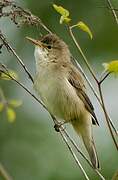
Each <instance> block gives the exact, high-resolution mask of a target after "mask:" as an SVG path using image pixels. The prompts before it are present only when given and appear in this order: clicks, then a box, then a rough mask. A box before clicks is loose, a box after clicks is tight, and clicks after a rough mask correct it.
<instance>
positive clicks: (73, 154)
mask: <svg viewBox="0 0 118 180" xmlns="http://www.w3.org/2000/svg"><path fill="white" fill-rule="evenodd" d="M60 134H61V136H62V138H63V140H64V142H65V143H66V145H67V147H68V149H69V150H70V152H71V154H72V156H73V158H74V159H75V162H76V163H77V165H78V166H79V168H80V170H81V172H82V173H83V175H84V177H85V179H86V180H90V179H89V177H88V175H87V174H86V172H85V170H84V169H83V167H82V165H81V163H80V162H79V160H78V158H77V156H76V154H75V153H74V151H73V149H72V148H71V146H70V145H69V143H68V141H67V139H66V137H65V136H64V134H63V133H62V131H61V130H60Z"/></svg>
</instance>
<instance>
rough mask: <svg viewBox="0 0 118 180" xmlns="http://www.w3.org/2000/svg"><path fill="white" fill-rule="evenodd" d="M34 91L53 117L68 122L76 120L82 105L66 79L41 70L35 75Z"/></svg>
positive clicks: (57, 74)
mask: <svg viewBox="0 0 118 180" xmlns="http://www.w3.org/2000/svg"><path fill="white" fill-rule="evenodd" d="M34 89H35V90H36V92H37V93H38V95H39V96H40V98H41V100H42V101H43V102H44V104H45V105H46V107H47V108H48V110H49V111H50V112H51V113H52V114H53V115H55V116H57V117H59V118H62V119H65V120H67V121H68V120H70V119H72V118H78V117H79V115H80V112H81V111H82V108H83V109H84V105H83V103H82V101H81V100H80V99H79V97H78V96H77V94H76V92H75V89H74V88H73V87H72V86H71V84H70V83H69V82H68V80H67V77H66V76H63V75H61V74H59V73H57V72H55V73H54V72H53V73H52V71H49V70H46V68H45V69H41V70H40V71H39V73H38V74H37V75H36V78H35V83H34Z"/></svg>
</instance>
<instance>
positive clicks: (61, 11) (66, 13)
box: [53, 4, 69, 17]
mask: <svg viewBox="0 0 118 180" xmlns="http://www.w3.org/2000/svg"><path fill="white" fill-rule="evenodd" d="M53 8H54V9H55V10H56V11H57V12H58V13H59V14H61V15H62V16H64V17H68V16H69V11H68V10H67V9H65V8H63V7H62V6H57V5H56V4H53Z"/></svg>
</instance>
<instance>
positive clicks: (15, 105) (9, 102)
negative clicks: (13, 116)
mask: <svg viewBox="0 0 118 180" xmlns="http://www.w3.org/2000/svg"><path fill="white" fill-rule="evenodd" d="M8 104H9V105H11V106H13V107H15V108H16V107H19V106H21V105H22V101H21V100H15V99H12V100H10V101H8Z"/></svg>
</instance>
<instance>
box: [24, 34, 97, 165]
mask: <svg viewBox="0 0 118 180" xmlns="http://www.w3.org/2000/svg"><path fill="white" fill-rule="evenodd" d="M28 39H29V40H30V41H31V42H33V43H34V44H35V46H36V47H35V53H34V55H35V59H36V69H37V70H36V77H35V83H34V88H35V90H36V91H37V93H38V94H39V96H40V98H41V99H42V101H43V102H44V103H45V105H46V107H47V109H48V110H49V112H51V113H52V114H53V115H54V116H55V117H56V118H58V119H63V120H65V121H66V122H70V123H71V124H72V125H73V127H74V129H75V130H76V132H77V133H78V134H79V135H80V136H81V137H82V139H83V142H84V144H85V147H86V149H87V151H88V154H89V156H90V159H91V162H92V164H93V167H94V168H99V160H98V156H97V152H96V148H95V144H94V141H93V135H92V122H93V124H98V121H97V118H96V115H95V113H94V108H93V105H92V103H91V101H90V99H89V97H88V96H87V94H86V88H85V85H84V81H83V77H82V75H81V73H80V72H79V70H78V69H77V68H76V66H75V65H74V64H73V63H72V59H71V54H70V51H69V49H68V46H67V45H66V43H65V42H64V41H62V40H61V39H60V38H59V37H58V36H56V35H55V34H48V35H46V36H44V37H43V38H42V39H41V40H40V41H38V40H33V39H31V38H28Z"/></svg>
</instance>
